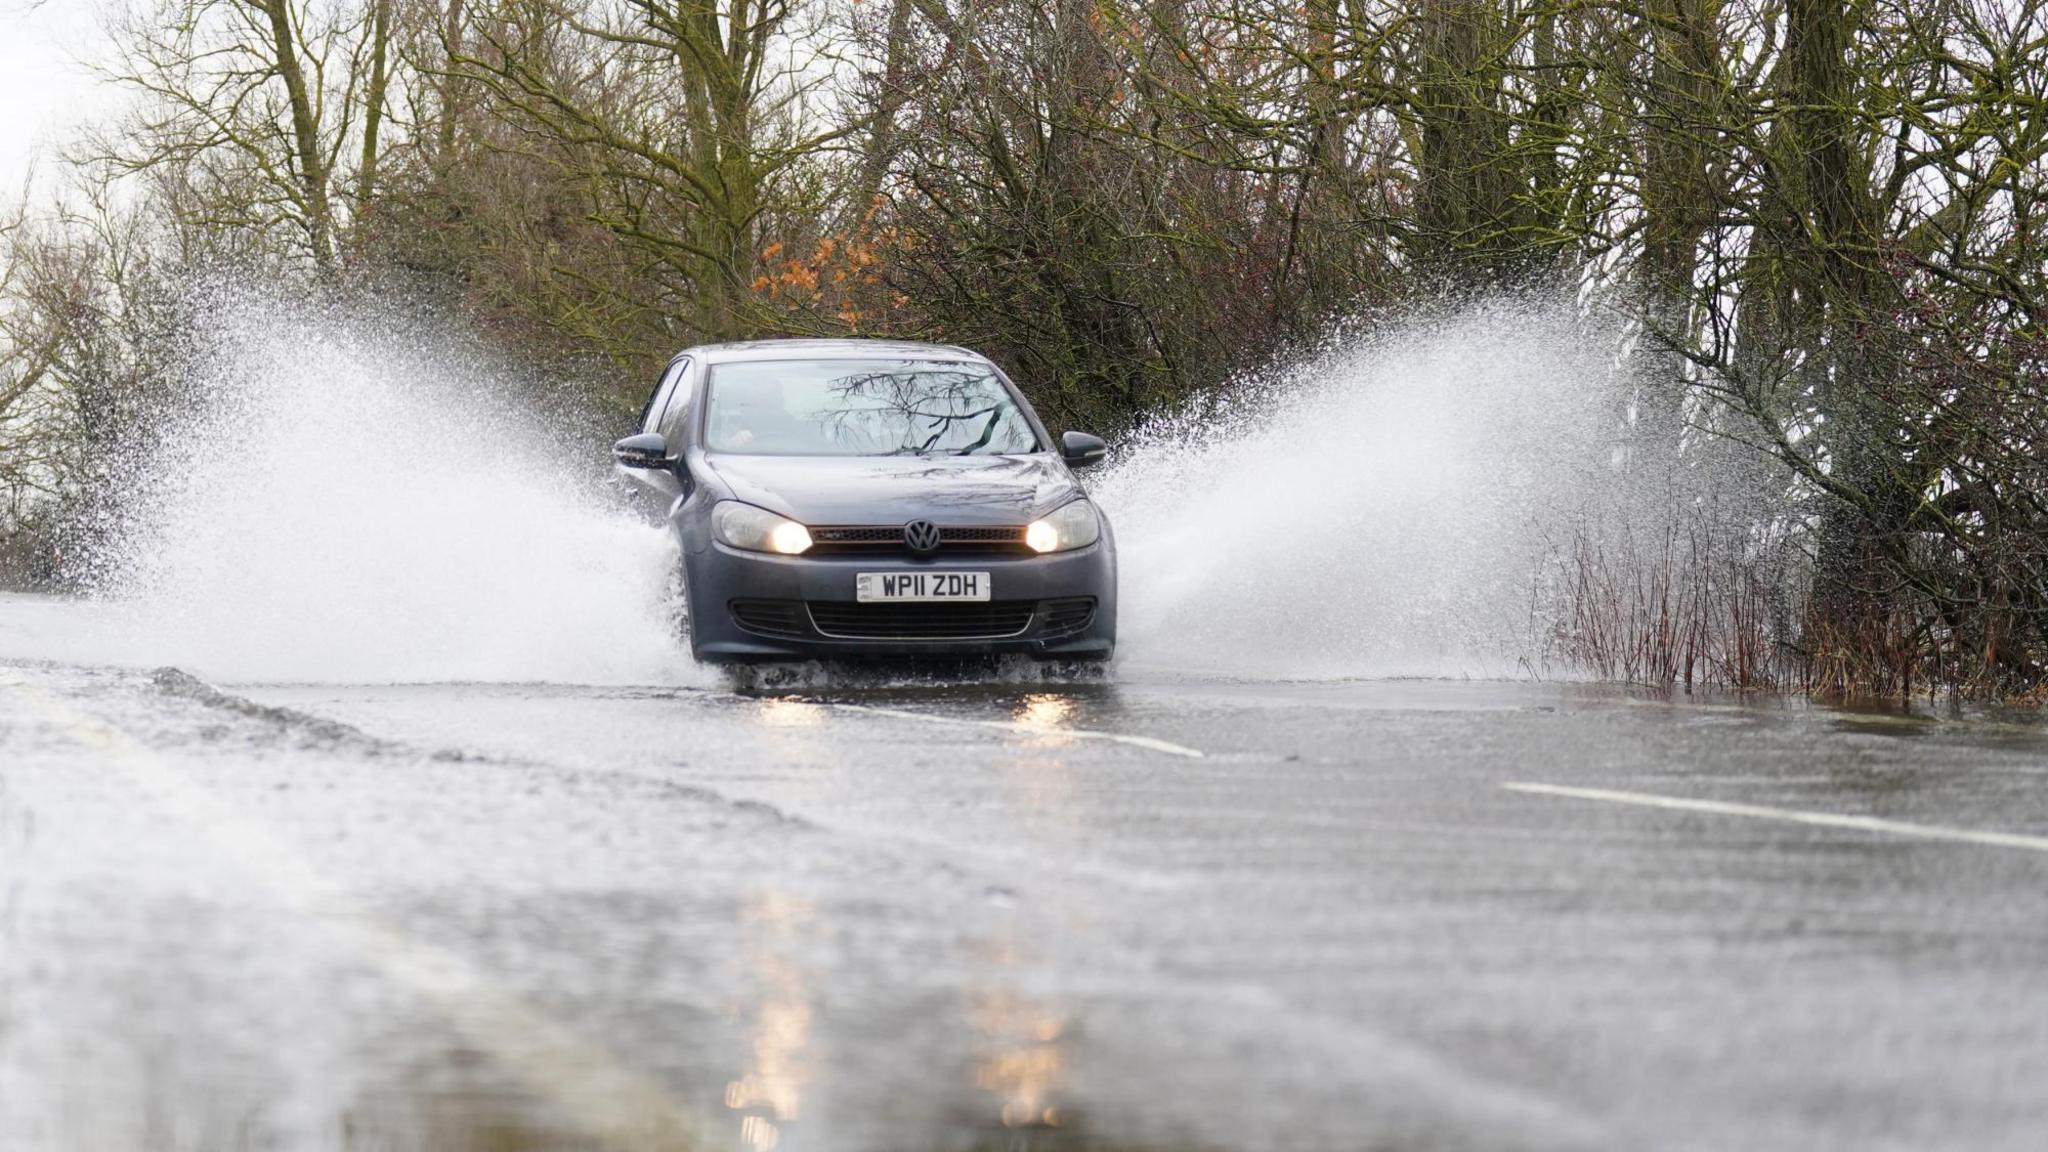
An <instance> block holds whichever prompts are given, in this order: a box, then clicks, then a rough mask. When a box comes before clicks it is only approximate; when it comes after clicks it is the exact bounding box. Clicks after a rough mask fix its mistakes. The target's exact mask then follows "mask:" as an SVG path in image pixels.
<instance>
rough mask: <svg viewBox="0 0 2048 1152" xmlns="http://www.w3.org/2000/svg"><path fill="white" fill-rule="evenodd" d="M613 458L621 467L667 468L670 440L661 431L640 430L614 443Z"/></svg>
mask: <svg viewBox="0 0 2048 1152" xmlns="http://www.w3.org/2000/svg"><path fill="white" fill-rule="evenodd" d="M612 459H613V460H616V461H618V462H619V466H620V467H621V468H666V467H668V466H669V459H668V441H666V440H664V439H662V437H661V433H659V432H640V433H636V434H634V435H632V436H628V437H626V438H625V439H624V440H621V441H619V442H618V443H617V444H614V445H612Z"/></svg>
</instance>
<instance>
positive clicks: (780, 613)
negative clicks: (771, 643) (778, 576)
mask: <svg viewBox="0 0 2048 1152" xmlns="http://www.w3.org/2000/svg"><path fill="white" fill-rule="evenodd" d="M803 607H804V606H803V601H801V600H735V601H733V602H732V618H733V621H734V622H735V623H737V624H738V625H739V626H740V627H742V628H744V629H746V630H747V631H749V632H752V633H754V634H756V635H758V636H780V637H784V638H790V637H801V636H802V635H803V634H804V618H803Z"/></svg>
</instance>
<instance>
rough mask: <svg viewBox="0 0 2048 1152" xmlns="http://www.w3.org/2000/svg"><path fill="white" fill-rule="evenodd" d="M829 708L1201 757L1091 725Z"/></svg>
mask: <svg viewBox="0 0 2048 1152" xmlns="http://www.w3.org/2000/svg"><path fill="white" fill-rule="evenodd" d="M826 707H829V708H840V709H844V710H846V711H849V712H867V713H870V714H872V715H876V716H892V717H894V718H896V719H898V720H917V721H921V722H922V723H925V724H950V725H953V726H954V727H965V728H992V729H994V730H996V731H998V732H1012V733H1016V734H1019V735H1023V736H1071V737H1074V738H1075V739H1077V740H1107V741H1110V742H1111V743H1115V744H1127V745H1129V746H1130V747H1132V748H1143V749H1146V750H1147V751H1150V752H1164V753H1166V754H1167V755H1168V756H1186V757H1188V758H1189V759H1191V760H1200V759H1202V752H1201V750H1200V749H1198V748H1189V747H1188V746H1186V745H1185V744H1175V743H1172V742H1171V741H1167V740H1157V739H1154V738H1153V737H1150V736H1128V735H1125V734H1124V733H1122V732H1103V731H1099V730H1097V729H1094V728H1049V727H1045V726H1043V725H1039V724H1026V723H1024V722H1022V721H1020V720H973V719H969V718H967V717H965V716H934V715H932V714H930V713H928V712H908V711H905V710H903V709H901V708H877V707H875V706H874V705H872V704H827V705H826Z"/></svg>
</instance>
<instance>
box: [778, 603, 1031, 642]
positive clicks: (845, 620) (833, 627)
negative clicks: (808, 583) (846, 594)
mask: <svg viewBox="0 0 2048 1152" xmlns="http://www.w3.org/2000/svg"><path fill="white" fill-rule="evenodd" d="M1036 607H1037V603H1036V602H1035V601H1031V600H992V601H986V602H983V603H979V604H853V603H845V602H843V601H823V600H813V601H811V602H810V609H811V623H813V624H815V625H817V628H818V631H819V632H820V633H822V634H823V635H826V636H830V637H832V638H834V639H837V640H1000V639H1003V638H1005V637H1009V636H1019V635H1022V634H1023V632H1024V630H1025V629H1027V628H1029V627H1031V614H1032V611H1033V610H1034V609H1035V608H1036Z"/></svg>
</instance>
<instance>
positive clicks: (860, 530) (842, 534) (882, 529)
mask: <svg viewBox="0 0 2048 1152" xmlns="http://www.w3.org/2000/svg"><path fill="white" fill-rule="evenodd" d="M909 551H910V546H909V545H907V544H905V543H904V542H903V526H902V525H900V524H894V525H889V524H870V525H839V526H827V527H823V528H813V529H811V548H810V552H809V553H808V555H812V556H881V555H888V554H890V553H907V552H909ZM938 551H939V555H942V556H962V555H969V554H974V553H981V554H984V555H986V554H990V553H995V554H1012V555H1033V553H1032V551H1031V549H1030V548H1029V547H1028V546H1026V545H1025V543H1024V529H1022V528H1018V527H1010V526H1006V525H995V526H956V527H952V528H946V527H941V528H940V529H939V549H938Z"/></svg>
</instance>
